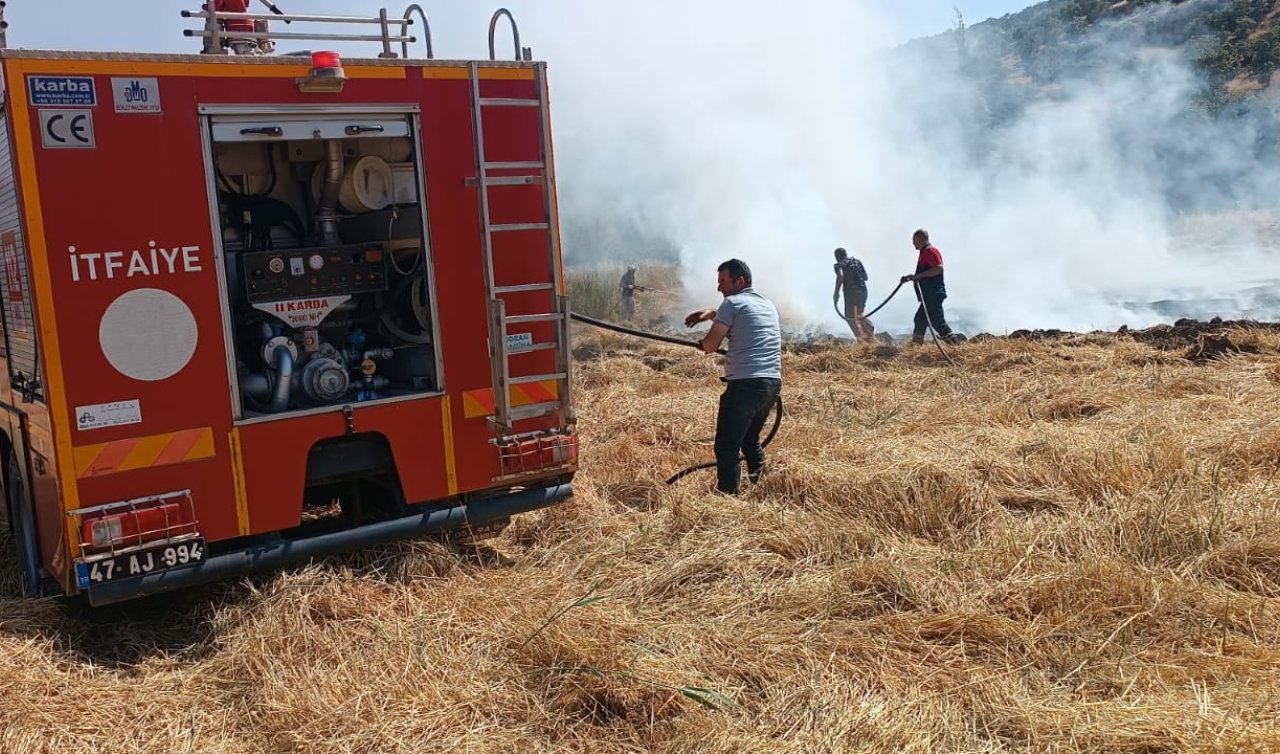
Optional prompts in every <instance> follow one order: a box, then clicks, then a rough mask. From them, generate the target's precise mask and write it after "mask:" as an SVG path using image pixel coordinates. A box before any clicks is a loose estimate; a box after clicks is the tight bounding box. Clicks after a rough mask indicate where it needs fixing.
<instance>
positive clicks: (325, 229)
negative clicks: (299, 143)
mask: <svg viewBox="0 0 1280 754" xmlns="http://www.w3.org/2000/svg"><path fill="white" fill-rule="evenodd" d="M324 147H325V174H324V187H323V188H322V189H321V190H320V206H319V207H317V208H316V225H317V227H318V230H319V231H320V243H321V245H323V246H336V245H338V242H339V240H340V239H339V237H338V196H339V195H340V194H341V193H342V178H343V176H344V175H345V174H346V171H345V170H344V169H343V165H342V143H341V142H339V141H337V140H336V139H331V140H329V141H327V142H325V145H324Z"/></svg>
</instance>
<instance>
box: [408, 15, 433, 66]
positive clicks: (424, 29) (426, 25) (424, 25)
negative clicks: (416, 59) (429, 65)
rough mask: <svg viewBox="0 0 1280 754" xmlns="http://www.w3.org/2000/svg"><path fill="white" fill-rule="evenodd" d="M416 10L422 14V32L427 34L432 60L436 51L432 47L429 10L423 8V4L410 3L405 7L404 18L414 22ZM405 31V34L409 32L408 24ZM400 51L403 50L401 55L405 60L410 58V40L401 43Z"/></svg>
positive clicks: (428, 56) (428, 49) (428, 54)
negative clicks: (428, 17) (428, 18)
mask: <svg viewBox="0 0 1280 754" xmlns="http://www.w3.org/2000/svg"><path fill="white" fill-rule="evenodd" d="M414 11H417V12H418V15H419V16H422V33H423V34H424V35H425V36H426V40H427V60H431V59H432V58H434V57H435V51H434V50H432V49H431V22H430V21H428V20H427V12H426V11H425V10H423V9H422V6H421V5H418V4H417V3H414V4H413V5H410V6H409V7H408V8H405V9H404V20H405V21H408V22H409V23H413V19H412V16H413V12H414ZM404 33H405V34H408V33H409V27H408V26H405V29H404ZM400 52H401V57H403V58H404V59H405V60H408V59H409V43H408V42H402V43H401V48H400Z"/></svg>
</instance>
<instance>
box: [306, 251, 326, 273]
mask: <svg viewBox="0 0 1280 754" xmlns="http://www.w3.org/2000/svg"><path fill="white" fill-rule="evenodd" d="M307 266H308V267H310V268H311V269H312V270H315V271H319V270H320V269H321V268H322V267H324V257H323V256H321V255H319V254H312V255H311V256H310V257H307Z"/></svg>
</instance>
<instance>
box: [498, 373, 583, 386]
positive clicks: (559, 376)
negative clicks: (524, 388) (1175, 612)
mask: <svg viewBox="0 0 1280 754" xmlns="http://www.w3.org/2000/svg"><path fill="white" fill-rule="evenodd" d="M568 376H569V375H567V374H565V373H564V372H555V373H554V374H535V375H531V376H529V377H512V378H511V384H512V385H528V384H529V383H531V382H547V381H549V380H557V381H558V380H563V379H565V378H566V377H568Z"/></svg>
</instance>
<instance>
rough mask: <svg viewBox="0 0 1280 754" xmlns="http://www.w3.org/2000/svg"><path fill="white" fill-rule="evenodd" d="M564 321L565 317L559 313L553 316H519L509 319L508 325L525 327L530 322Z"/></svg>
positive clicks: (553, 313)
mask: <svg viewBox="0 0 1280 754" xmlns="http://www.w3.org/2000/svg"><path fill="white" fill-rule="evenodd" d="M562 319H564V315H563V314H560V313H558V312H552V313H551V314H517V315H515V316H514V317H507V319H506V323H507V324H508V325H523V324H526V323H529V322H556V321H559V320H562Z"/></svg>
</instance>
